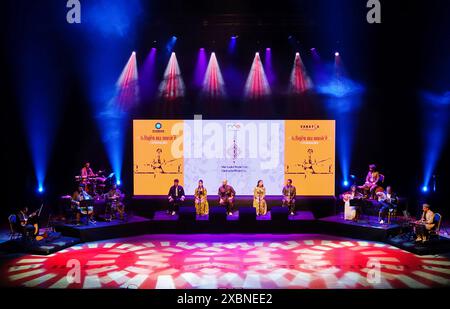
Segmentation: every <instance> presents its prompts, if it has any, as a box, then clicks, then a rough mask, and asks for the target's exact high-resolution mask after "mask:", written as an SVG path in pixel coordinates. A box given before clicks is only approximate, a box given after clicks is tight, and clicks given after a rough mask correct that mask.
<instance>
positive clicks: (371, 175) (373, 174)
mask: <svg viewBox="0 0 450 309" xmlns="http://www.w3.org/2000/svg"><path fill="white" fill-rule="evenodd" d="M379 179H380V173H379V172H378V171H377V167H376V165H375V164H370V165H369V172H368V173H367V176H366V182H365V183H364V184H363V185H362V186H359V187H358V189H360V190H362V191H363V192H364V196H365V197H369V193H370V197H372V198H373V197H374V191H375V189H376V188H377V187H378V184H377V183H378V180H379Z"/></svg>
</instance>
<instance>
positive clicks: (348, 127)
mask: <svg viewBox="0 0 450 309" xmlns="http://www.w3.org/2000/svg"><path fill="white" fill-rule="evenodd" d="M338 59H339V60H338ZM330 67H331V69H329V70H328V71H331V72H332V73H331V74H329V75H330V76H328V77H326V76H323V77H322V78H320V79H319V80H317V81H316V89H317V92H319V93H321V94H323V95H325V96H326V98H325V104H326V109H327V111H328V113H329V114H330V117H332V119H335V120H336V136H339V138H338V139H337V145H336V147H337V152H338V156H337V157H338V158H339V160H340V162H339V163H340V169H341V173H342V179H346V180H348V179H349V177H350V175H349V173H350V162H351V159H352V152H353V143H354V134H355V130H356V121H355V120H354V119H357V117H356V115H357V111H358V109H359V107H360V105H361V102H362V94H363V93H364V87H363V86H362V85H360V84H359V83H357V82H355V81H353V80H351V79H350V78H348V77H347V76H346V75H345V68H344V67H343V62H342V60H341V57H339V58H336V59H335V62H334V65H333V66H328V68H330Z"/></svg>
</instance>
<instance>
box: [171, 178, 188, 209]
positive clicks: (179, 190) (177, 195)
mask: <svg viewBox="0 0 450 309" xmlns="http://www.w3.org/2000/svg"><path fill="white" fill-rule="evenodd" d="M167 198H168V199H169V209H168V210H167V212H168V213H170V214H171V215H172V216H174V215H175V213H176V211H178V209H179V207H180V205H182V204H183V202H184V199H185V196H184V189H183V187H182V186H180V185H179V181H178V179H174V181H173V186H172V187H170V189H169V194H168V197H167Z"/></svg>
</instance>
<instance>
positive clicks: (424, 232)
mask: <svg viewBox="0 0 450 309" xmlns="http://www.w3.org/2000/svg"><path fill="white" fill-rule="evenodd" d="M422 210H423V212H422V217H421V218H420V220H418V221H416V224H415V228H414V230H415V233H416V236H417V238H416V241H417V242H419V241H421V242H426V241H428V238H429V235H430V231H431V230H432V229H434V226H435V223H434V212H433V211H432V210H431V209H430V205H428V204H423V205H422Z"/></svg>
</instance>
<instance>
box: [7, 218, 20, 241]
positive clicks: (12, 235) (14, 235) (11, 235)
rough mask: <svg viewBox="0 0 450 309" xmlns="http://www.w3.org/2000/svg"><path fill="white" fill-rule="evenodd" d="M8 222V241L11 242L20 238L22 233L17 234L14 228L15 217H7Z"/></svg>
mask: <svg viewBox="0 0 450 309" xmlns="http://www.w3.org/2000/svg"><path fill="white" fill-rule="evenodd" d="M8 222H9V239H10V240H13V239H18V238H20V237H22V233H21V232H19V231H18V230H17V228H16V224H17V216H16V215H14V214H13V215H10V216H9V217H8Z"/></svg>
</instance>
